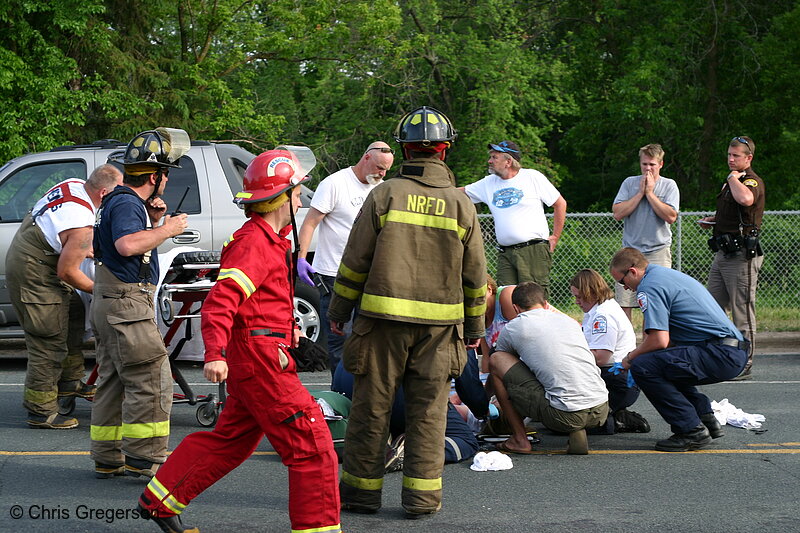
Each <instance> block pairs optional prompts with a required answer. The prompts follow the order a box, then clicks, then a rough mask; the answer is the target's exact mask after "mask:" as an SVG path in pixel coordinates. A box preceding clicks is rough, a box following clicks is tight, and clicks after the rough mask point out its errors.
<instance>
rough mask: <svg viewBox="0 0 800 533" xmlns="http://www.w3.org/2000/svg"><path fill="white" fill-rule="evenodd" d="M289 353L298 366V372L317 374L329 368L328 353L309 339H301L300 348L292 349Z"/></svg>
mask: <svg viewBox="0 0 800 533" xmlns="http://www.w3.org/2000/svg"><path fill="white" fill-rule="evenodd" d="M289 353H290V354H291V355H292V357H293V358H294V362H295V363H296V364H297V371H298V372H315V371H317V370H327V368H328V351H327V350H326V349H325V348H323V347H322V346H321V345H320V344H317V343H316V342H314V341H312V340H311V339H309V338H308V337H300V344H299V346H298V347H297V348H290V349H289Z"/></svg>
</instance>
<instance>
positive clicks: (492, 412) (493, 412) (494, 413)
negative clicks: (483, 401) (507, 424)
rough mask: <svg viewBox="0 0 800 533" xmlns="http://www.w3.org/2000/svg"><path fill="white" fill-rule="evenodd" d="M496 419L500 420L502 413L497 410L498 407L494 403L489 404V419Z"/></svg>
mask: <svg viewBox="0 0 800 533" xmlns="http://www.w3.org/2000/svg"><path fill="white" fill-rule="evenodd" d="M495 418H500V411H498V410H497V406H496V405H495V404H493V403H490V404H489V419H490V420H494V419H495Z"/></svg>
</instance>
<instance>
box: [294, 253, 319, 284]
mask: <svg viewBox="0 0 800 533" xmlns="http://www.w3.org/2000/svg"><path fill="white" fill-rule="evenodd" d="M316 273H317V271H316V270H314V267H312V266H311V265H310V264H309V263H308V261H306V259H305V257H299V258H298V259H297V276H298V277H299V278H300V279H301V280H303V283H305V284H306V285H311V286H312V287H313V286H314V282H313V281H312V280H311V276H312V275H313V274H316Z"/></svg>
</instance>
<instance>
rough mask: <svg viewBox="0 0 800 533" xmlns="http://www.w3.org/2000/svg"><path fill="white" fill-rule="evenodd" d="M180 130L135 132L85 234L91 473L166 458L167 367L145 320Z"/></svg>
mask: <svg viewBox="0 0 800 533" xmlns="http://www.w3.org/2000/svg"><path fill="white" fill-rule="evenodd" d="M189 146H190V141H189V136H188V135H187V134H186V132H185V131H183V130H179V129H171V128H158V129H156V130H154V131H146V132H143V133H140V134H139V135H137V136H136V137H134V138H133V140H132V141H131V142H130V143H129V144H128V148H127V150H126V151H125V155H124V157H123V158H122V159H121V160H119V161H118V162H120V163H122V165H124V167H125V172H124V175H123V181H122V185H120V186H118V187H117V188H115V189H114V190H113V191H111V192H110V193H109V194H108V195H106V197H105V198H104V199H103V203H102V204H101V205H100V209H99V210H98V213H97V221H96V222H95V231H94V256H95V263H96V269H95V285H94V291H93V293H92V305H91V308H90V314H91V322H92V329H93V330H94V335H95V339H96V341H97V354H96V359H97V370H98V376H99V381H98V386H97V394H96V395H95V399H94V403H93V404H92V427H91V431H90V434H91V439H92V450H91V453H92V459H94V461H95V476H96V477H98V478H101V479H103V478H111V477H114V476H120V475H123V474H127V475H131V476H135V477H139V476H145V477H152V476H153V473H154V472H155V471H156V469H157V468H158V466H159V464H161V463H163V462H164V460H165V459H166V458H167V444H168V441H169V415H170V411H171V409H172V373H171V371H170V365H169V359H168V357H167V349H166V347H165V346H164V340H163V339H162V338H161V333H160V332H159V331H158V326H157V325H156V321H155V308H154V305H153V293H154V291H155V287H156V285H155V284H156V283H157V282H158V251H157V250H156V247H157V246H158V245H160V244H161V243H163V242H164V241H165V240H167V239H169V238H171V237H174V236H176V235H180V234H181V233H183V230H184V229H186V224H187V222H186V215H185V214H182V215H175V216H170V215H166V214H165V213H166V210H167V206H166V204H165V203H164V201H163V200H162V199H161V198H160V197H159V196H160V195H161V194H163V193H164V187H166V185H167V181H168V177H167V176H168V172H169V169H170V168H180V167H179V165H178V162H179V160H180V158H181V156H182V155H183V154H185V153H186V152H187V151H189Z"/></svg>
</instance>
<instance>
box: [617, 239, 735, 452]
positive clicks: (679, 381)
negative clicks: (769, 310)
mask: <svg viewBox="0 0 800 533" xmlns="http://www.w3.org/2000/svg"><path fill="white" fill-rule="evenodd" d="M610 272H611V277H613V278H614V280H615V281H617V282H618V283H621V284H623V285H625V286H626V287H627V288H629V289H631V290H633V291H636V297H637V300H638V302H639V307H640V308H641V310H642V314H643V315H644V330H645V333H646V335H645V338H644V340H643V341H642V343H641V344H640V345H639V346H638V347H637V348H636V349H635V350H633V351H632V352H630V353H629V354H628V355H627V356H625V358H623V360H622V366H623V368H626V369H627V368H630V371H631V374H632V375H633V378H634V380H635V381H636V384H637V385H638V386H639V388H640V389H641V390H642V392H644V394H645V396H647V399H648V400H650V403H652V404H653V406H654V407H655V408H656V410H657V411H658V413H659V414H660V415H661V416H662V417H663V418H664V420H666V421H667V422H668V423H669V424H670V426H671V428H672V431H673V433H674V434H673V435H672V436H671V437H669V438H668V439H664V440H660V441H658V442H657V443H656V446H655V448H656V450H660V451H665V452H686V451H690V450H698V449H700V448H705V447H706V446H708V445H709V444H710V443H711V441H712V439H716V438H719V437H722V436H723V435H724V433H723V431H722V428H721V427H720V425H719V422H717V420H716V418H714V412H713V410H712V409H711V402H710V401H709V399H708V397H707V396H706V395H705V394H702V393H701V392H700V391H698V390H697V388H696V386H697V385H707V384H710V383H719V382H720V381H726V380H729V379H731V378H734V377H736V376H738V375H739V373H740V372H741V371H742V369H744V366H745V364H746V363H747V352H748V348H749V344H750V343H749V342H748V341H747V340H745V339H744V338H743V337H742V334H741V333H740V332H739V330H738V329H736V326H734V325H733V323H732V322H731V321H730V320H729V319H728V317H727V316H726V315H725V312H724V311H723V310H722V308H721V307H720V306H719V305H718V304H717V302H716V301H715V300H714V298H713V297H712V296H711V294H710V293H709V292H708V291H707V290H706V288H705V287H704V286H703V285H701V284H700V283H699V282H698V281H697V280H695V279H694V278H691V277H689V276H687V275H686V274H684V273H682V272H678V271H677V270H672V269H670V268H665V267H661V266H658V265H651V264H649V263H648V261H647V259H645V257H644V255H642V253H641V252H639V251H638V250H635V249H633V248H623V249H622V250H620V251H619V252H617V253H616V254H615V255H614V258H613V259H612V260H611V268H610Z"/></svg>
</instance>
